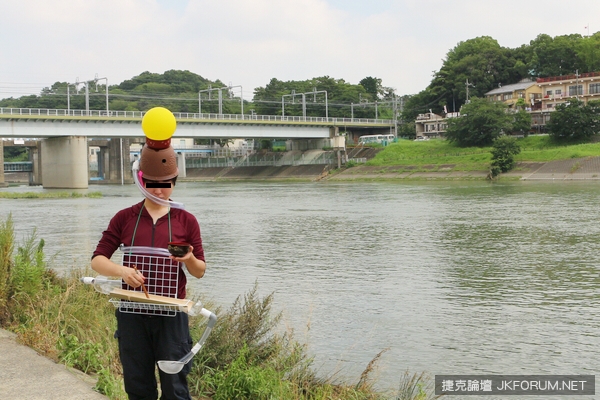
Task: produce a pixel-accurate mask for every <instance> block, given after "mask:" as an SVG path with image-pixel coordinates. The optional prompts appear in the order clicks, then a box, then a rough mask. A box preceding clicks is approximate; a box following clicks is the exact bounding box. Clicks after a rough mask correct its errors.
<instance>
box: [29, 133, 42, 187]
mask: <svg viewBox="0 0 600 400" xmlns="http://www.w3.org/2000/svg"><path fill="white" fill-rule="evenodd" d="M29 161H31V162H32V163H33V172H30V173H29V186H38V185H41V184H42V142H41V141H38V142H37V145H36V146H35V147H30V148H29Z"/></svg>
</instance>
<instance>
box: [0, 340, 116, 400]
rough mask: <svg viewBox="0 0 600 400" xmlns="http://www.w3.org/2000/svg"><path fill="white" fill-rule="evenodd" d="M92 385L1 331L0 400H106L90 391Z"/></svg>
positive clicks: (90, 379) (84, 377) (87, 380)
mask: <svg viewBox="0 0 600 400" xmlns="http://www.w3.org/2000/svg"><path fill="white" fill-rule="evenodd" d="M94 384H95V382H94V381H93V379H92V378H91V377H89V376H87V375H85V374H84V373H82V372H79V371H76V370H72V369H68V368H67V367H65V366H64V365H61V364H57V363H55V362H54V361H52V360H50V359H49V358H46V357H44V356H41V355H39V354H38V353H36V352H35V350H33V349H31V348H29V347H27V346H23V345H20V344H18V343H17V342H16V341H15V335H14V334H13V333H11V332H8V331H5V330H3V329H0V399H3V400H4V399H6V400H8V399H10V400H55V399H60V400H107V399H108V397H106V396H103V395H101V394H99V393H98V392H95V391H94V390H93V387H94Z"/></svg>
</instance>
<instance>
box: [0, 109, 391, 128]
mask: <svg viewBox="0 0 600 400" xmlns="http://www.w3.org/2000/svg"><path fill="white" fill-rule="evenodd" d="M145 113H146V112H145V111H106V110H64V109H52V108H3V107H0V117H2V116H5V115H11V116H12V115H14V116H23V117H65V118H67V117H75V118H87V117H96V118H108V119H110V118H115V119H116V118H121V119H123V118H127V119H140V120H141V119H142V117H143V116H144V114H145ZM173 115H175V118H176V119H178V120H196V121H197V120H200V121H217V120H218V121H240V122H241V121H248V122H256V123H260V122H270V123H273V122H284V123H285V122H310V123H328V124H359V125H360V124H365V125H369V124H378V125H393V124H394V121H393V120H391V119H375V118H372V119H371V118H337V117H303V116H288V115H285V116H281V115H250V114H212V113H178V112H176V113H173Z"/></svg>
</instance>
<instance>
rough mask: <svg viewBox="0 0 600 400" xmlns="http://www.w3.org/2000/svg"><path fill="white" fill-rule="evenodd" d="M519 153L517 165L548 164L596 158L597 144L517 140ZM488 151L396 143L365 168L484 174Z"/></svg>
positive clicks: (542, 138) (443, 144)
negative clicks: (401, 168)
mask: <svg viewBox="0 0 600 400" xmlns="http://www.w3.org/2000/svg"><path fill="white" fill-rule="evenodd" d="M517 143H518V144H519V146H521V153H520V154H519V155H517V156H516V157H515V161H517V162H549V161H557V160H566V159H571V158H580V157H589V156H599V155H600V142H595V143H580V144H572V145H565V144H564V143H559V142H555V141H554V140H552V138H551V137H550V136H545V135H544V136H529V137H526V138H522V139H518V140H517ZM490 151H491V147H457V146H456V145H455V144H453V143H451V142H449V141H447V140H442V139H432V140H427V141H418V142H415V141H411V140H400V141H399V142H398V143H394V144H391V145H389V146H387V147H386V148H385V149H383V150H382V151H381V152H379V153H378V154H377V155H376V156H375V158H373V159H371V160H369V161H368V162H367V163H366V165H367V166H382V167H383V166H400V167H402V166H407V167H409V166H410V167H411V168H410V170H411V171H415V170H423V171H428V172H432V171H437V170H448V169H452V170H453V171H485V170H488V169H489V166H490V162H491V153H490Z"/></svg>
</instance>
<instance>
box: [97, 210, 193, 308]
mask: <svg viewBox="0 0 600 400" xmlns="http://www.w3.org/2000/svg"><path fill="white" fill-rule="evenodd" d="M143 203H144V202H143V201H142V202H140V203H138V204H135V205H134V206H132V207H129V208H126V209H124V210H121V211H119V212H118V213H117V214H116V215H115V216H114V217H113V218H112V219H111V220H110V223H109V224H108V228H107V229H106V230H105V231H104V232H102V238H101V239H100V241H99V242H98V246H97V247H96V250H95V251H94V254H93V256H92V258H94V257H96V256H97V255H103V256H105V257H106V258H109V259H110V258H111V257H112V255H113V253H114V252H115V251H116V250H117V249H118V248H119V246H120V245H121V244H123V245H124V246H131V245H132V243H133V246H146V247H158V248H162V249H166V248H167V244H168V243H169V241H172V242H186V243H189V244H191V245H192V246H193V247H194V250H193V253H194V256H196V258H197V259H199V260H202V261H204V249H203V248H202V238H201V236H200V226H199V224H198V221H197V220H196V217H194V216H193V215H192V214H190V213H189V212H187V211H185V210H180V209H177V208H171V211H170V214H171V240H169V217H168V215H164V216H162V217H161V218H159V219H158V220H157V221H156V225H155V224H154V222H153V221H152V217H151V216H150V214H149V213H148V211H147V210H146V208H145V207H144V208H143V209H142V205H143ZM140 210H141V212H142V215H141V216H140V222H139V224H138V227H137V230H136V232H135V238H134V237H133V231H134V229H135V225H136V222H137V220H138V216H139V214H140ZM186 283H187V278H186V276H185V273H184V272H183V271H180V272H179V275H178V290H177V298H180V299H185V295H186V291H185V286H186Z"/></svg>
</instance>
